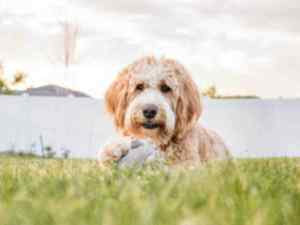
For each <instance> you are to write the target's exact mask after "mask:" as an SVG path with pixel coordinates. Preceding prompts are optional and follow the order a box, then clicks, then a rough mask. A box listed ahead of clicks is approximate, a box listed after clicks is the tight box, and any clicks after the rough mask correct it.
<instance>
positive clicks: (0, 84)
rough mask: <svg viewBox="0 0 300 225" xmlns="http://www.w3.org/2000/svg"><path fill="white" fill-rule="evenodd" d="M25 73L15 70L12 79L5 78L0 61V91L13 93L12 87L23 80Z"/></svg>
mask: <svg viewBox="0 0 300 225" xmlns="http://www.w3.org/2000/svg"><path fill="white" fill-rule="evenodd" d="M26 77H27V75H26V74H25V73H24V72H21V71H17V72H16V73H15V74H14V78H13V80H12V81H8V80H7V79H5V74H4V68H3V64H2V63H1V62H0V93H2V94H13V88H14V87H15V86H17V85H19V84H21V83H24V82H25V79H26Z"/></svg>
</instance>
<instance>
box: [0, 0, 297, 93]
mask: <svg viewBox="0 0 300 225" xmlns="http://www.w3.org/2000/svg"><path fill="white" fill-rule="evenodd" d="M7 2H8V1H7ZM20 4H21V5H20ZM1 9H2V10H0V32H1V36H0V59H1V58H2V59H3V58H4V60H5V61H7V62H9V63H10V64H12V63H15V64H18V65H27V66H26V67H27V68H30V69H31V68H34V66H33V65H34V64H39V65H43V66H39V68H45V70H47V69H46V68H49V67H51V66H53V63H55V64H57V63H58V61H59V60H57V59H58V57H59V56H58V55H59V54H60V51H61V45H62V30H61V27H60V25H59V22H60V21H64V20H70V21H72V22H74V23H77V24H78V25H79V27H80V39H79V42H78V49H77V54H78V58H79V62H78V65H76V66H75V67H76V68H77V71H80V72H82V71H84V69H83V68H86V70H88V71H89V73H91V74H99V73H104V74H105V76H106V78H103V77H102V78H101V84H99V89H101V87H102V89H103V88H104V87H106V85H107V84H108V82H109V81H110V80H111V79H112V77H113V76H114V75H115V74H116V73H117V71H118V70H120V69H121V68H122V66H123V65H126V64H127V63H130V62H131V61H132V60H134V59H135V58H137V57H140V56H142V55H145V54H156V55H159V56H161V55H165V56H170V57H173V58H176V59H178V60H180V61H182V62H183V63H184V64H185V65H186V66H187V67H188V68H189V70H190V71H191V72H192V74H193V75H194V77H195V79H196V81H197V83H198V84H199V85H201V86H206V85H209V84H217V86H218V87H219V88H220V89H221V90H222V91H223V92H224V93H233V94H236V93H237V94H239V93H247V94H258V95H262V96H267V97H276V96H300V88H299V86H300V78H299V71H300V63H299V62H300V53H299V52H300V45H299V43H300V34H299V31H300V28H299V21H300V14H299V11H300V2H299V1H298V0H289V1H284V0H273V1H271V0H245V1H238V0H226V1H225V0H224V1H219V0H203V1H194V0H186V1H182V0H174V1H172V2H171V3H170V1H167V0H151V1H150V0H130V1H129V0H128V1H125V0H115V1H109V0H102V1H97V0H91V1H84V0H72V1H71V0H64V1H59V2H57V1H52V0H44V1H38V0H29V2H27V1H26V3H25V2H24V3H20V1H16V0H11V1H10V2H8V3H7V4H6V5H5V6H4V7H1ZM28 65H30V66H28ZM89 67H90V68H89ZM40 71H41V70H39V73H40ZM56 71H57V70H56ZM92 71H94V72H92ZM45 73H46V72H45ZM37 74H38V72H32V82H33V83H34V82H37V80H38V81H42V80H44V81H45V80H47V78H46V76H43V78H41V76H40V75H37ZM95 76H96V75H95ZM54 77H55V76H54ZM60 77H61V76H60ZM51 79H52V78H51ZM53 79H54V81H55V79H56V78H53ZM89 79H94V80H98V82H100V80H99V78H95V77H94V78H93V77H91V76H90V77H89ZM78 80H80V82H79V83H81V84H82V86H84V88H85V89H89V90H92V89H93V88H92V87H91V85H92V83H93V82H87V81H85V80H86V75H82V76H80V74H79V72H78ZM57 81H58V82H61V80H60V79H57ZM102 84H103V85H102ZM266 84H267V88H266ZM100 86H101V87H100ZM94 88H96V85H95V87H94ZM97 88H98V87H97ZM93 90H94V89H93ZM93 92H96V90H94V91H93Z"/></svg>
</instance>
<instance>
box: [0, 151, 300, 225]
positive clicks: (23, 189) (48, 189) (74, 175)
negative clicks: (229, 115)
mask: <svg viewBox="0 0 300 225" xmlns="http://www.w3.org/2000/svg"><path fill="white" fill-rule="evenodd" d="M299 165H300V160H296V159H294V160H291V159H270V160H238V161H236V162H234V163H233V164H230V165H228V164H224V163H220V162H219V163H214V164H210V165H207V166H205V167H203V168H201V169H197V170H193V171H178V170H176V171H175V170H173V171H169V172H167V171H162V170H159V169H150V168H147V169H145V170H142V171H118V170H117V169H113V170H107V171H103V170H101V169H99V168H98V167H97V164H96V162H94V161H88V160H54V159H53V160H47V159H34V158H17V157H0V182H1V183H0V224H1V225H48V224H61V225H69V224H70V225H71V224H72V225H77V224H81V225H91V224H105V225H110V224H111V225H115V224H116V225H135V224H137V225H146V224H147V225H148V224H149V225H150V224H151V225H152V224H153V225H167V224H180V225H194V224H195V225H225V224H226V225H231V224H232V225H239V224H249V225H250V224H251V225H252V224H255V225H260V224H261V225H283V224H288V225H293V224H297V225H298V224H300V167H299Z"/></svg>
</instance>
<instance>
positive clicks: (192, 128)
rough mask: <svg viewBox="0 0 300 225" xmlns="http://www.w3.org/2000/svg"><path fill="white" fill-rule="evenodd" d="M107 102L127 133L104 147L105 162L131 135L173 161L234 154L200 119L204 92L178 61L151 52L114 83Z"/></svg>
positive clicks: (117, 123)
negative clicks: (200, 122) (142, 140)
mask: <svg viewBox="0 0 300 225" xmlns="http://www.w3.org/2000/svg"><path fill="white" fill-rule="evenodd" d="M105 103H106V108H107V111H108V112H109V113H110V114H111V115H112V116H113V118H114V123H115V126H116V127H117V129H118V131H119V132H120V133H121V135H122V136H123V137H125V138H124V139H123V140H120V141H117V142H116V143H111V144H108V145H106V146H105V147H104V148H103V149H101V151H100V157H99V162H100V164H106V163H110V162H113V161H118V160H119V159H120V158H121V157H123V156H124V155H126V154H127V152H128V150H129V148H130V139H131V138H137V139H150V140H151V141H152V142H153V143H155V145H156V146H158V148H159V151H160V153H161V155H163V157H164V158H165V159H166V160H167V161H168V162H169V163H170V164H171V165H184V166H197V165H201V164H203V163H204V162H207V161H210V160H216V159H229V158H230V153H229V151H228V149H227V147H226V145H225V144H224V142H223V140H222V139H221V137H220V136H219V135H217V134H216V133H215V132H214V131H212V130H209V129H206V128H204V127H202V126H201V125H200V124H199V123H198V120H199V118H200V116H201V113H202V104H201V99H200V93H199V91H198V88H197V86H196V84H195V82H194V81H193V80H192V77H191V75H190V74H189V72H188V71H187V69H186V68H185V67H184V66H183V65H181V64H180V63H179V62H177V61H176V60H173V59H168V58H160V59H157V58H155V57H154V56H148V57H144V58H141V59H138V60H137V61H135V62H133V63H132V64H131V65H129V66H127V67H126V68H125V69H123V70H122V71H121V72H120V73H119V75H118V76H117V78H116V79H115V80H114V81H113V82H112V84H111V85H110V87H109V88H108V90H107V92H106V94H105Z"/></svg>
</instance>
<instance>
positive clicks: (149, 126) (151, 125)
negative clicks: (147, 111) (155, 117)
mask: <svg viewBox="0 0 300 225" xmlns="http://www.w3.org/2000/svg"><path fill="white" fill-rule="evenodd" d="M142 126H143V127H144V128H145V129H148V130H153V129H157V128H160V127H161V126H162V125H161V124H159V123H153V122H146V123H143V124H142Z"/></svg>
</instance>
